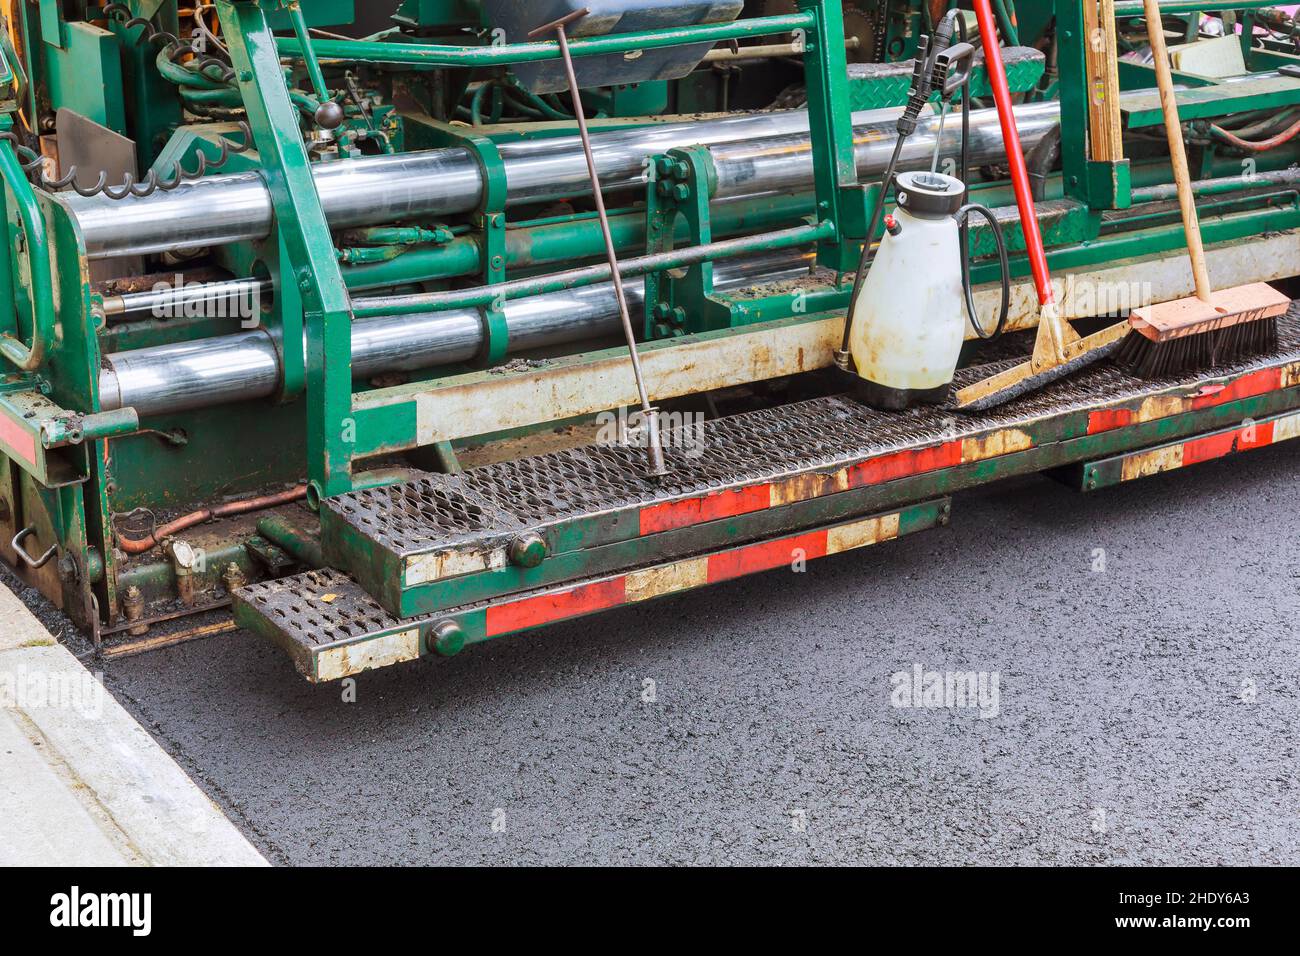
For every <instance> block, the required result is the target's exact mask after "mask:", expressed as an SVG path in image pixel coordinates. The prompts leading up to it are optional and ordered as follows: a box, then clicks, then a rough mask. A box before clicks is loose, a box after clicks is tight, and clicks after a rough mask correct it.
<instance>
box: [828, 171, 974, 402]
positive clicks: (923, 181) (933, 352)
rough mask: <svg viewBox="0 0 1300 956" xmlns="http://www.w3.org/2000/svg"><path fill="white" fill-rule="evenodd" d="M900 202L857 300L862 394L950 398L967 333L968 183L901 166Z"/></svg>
mask: <svg viewBox="0 0 1300 956" xmlns="http://www.w3.org/2000/svg"><path fill="white" fill-rule="evenodd" d="M894 182H895V185H896V196H897V202H898V208H897V210H896V211H895V212H894V214H893V215H892V216H890V217H888V218H887V219H886V221H885V225H886V231H885V236H884V238H883V239H882V240H881V242H880V246H879V248H877V250H876V255H875V258H874V259H873V260H872V263H871V268H870V270H869V271H868V272H867V277H866V279H865V280H864V281H863V283H862V288H861V289H860V290H859V291H858V295H857V297H856V298H855V299H854V300H853V302H852V303H851V305H850V308H851V309H852V312H853V328H852V332H851V335H850V338H849V352H850V353H851V354H852V356H853V363H854V365H855V367H856V369H857V375H858V378H859V379H860V384H859V386H858V388H857V394H858V397H859V398H861V399H862V401H864V402H866V403H867V404H868V405H872V406H875V407H876V408H885V409H891V410H893V409H902V408H907V407H908V406H910V405H915V404H918V403H927V404H942V403H943V402H945V401H947V399H948V393H949V390H950V388H951V386H952V378H953V374H954V373H955V372H956V369H957V360H958V358H959V356H960V353H961V346H962V341H963V340H964V339H965V333H966V310H965V301H964V298H963V294H962V284H961V259H960V255H961V248H960V244H959V231H958V226H957V220H956V219H955V218H954V216H955V213H956V212H957V211H958V210H959V209H960V208H961V205H962V202H963V200H964V199H965V196H966V187H965V185H964V184H963V183H962V181H961V180H959V179H956V178H955V177H953V176H945V175H944V174H942V173H932V172H909V173H899V174H898V175H897V176H896V177H895V178H894Z"/></svg>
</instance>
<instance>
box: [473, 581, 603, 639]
mask: <svg viewBox="0 0 1300 956" xmlns="http://www.w3.org/2000/svg"><path fill="white" fill-rule="evenodd" d="M626 583H627V579H626V578H624V577H617V578H610V579H608V580H605V581H593V582H592V583H591V584H584V585H582V586H581V587H576V588H572V589H571V590H568V591H558V592H554V593H551V594H539V595H538V596H537V597H531V598H524V599H523V600H522V601H512V602H511V603H509V604H501V605H498V606H497V607H490V608H488V609H487V624H486V627H487V635H488V637H496V636H497V635H498V634H508V633H510V632H511V631H522V630H524V629H526V628H530V627H538V626H539V625H542V624H550V623H551V622H553V621H562V620H564V619H565V618H569V617H578V616H579V615H582V614H590V613H592V612H593V611H605V610H608V609H609V608H612V607H617V606H618V605H620V604H622V603H623V602H624V601H625V600H626V594H627V589H626Z"/></svg>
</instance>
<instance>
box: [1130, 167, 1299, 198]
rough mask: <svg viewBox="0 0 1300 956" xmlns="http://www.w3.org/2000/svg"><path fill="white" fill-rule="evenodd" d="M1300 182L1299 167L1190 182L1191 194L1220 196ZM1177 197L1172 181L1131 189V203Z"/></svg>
mask: <svg viewBox="0 0 1300 956" xmlns="http://www.w3.org/2000/svg"><path fill="white" fill-rule="evenodd" d="M1296 184H1300V169H1279V170H1275V171H1273V172H1267V173H1255V174H1254V175H1253V176H1249V177H1247V176H1222V177H1219V178H1217V179H1202V180H1199V181H1197V182H1194V183H1192V194H1193V195H1196V196H1220V195H1223V194H1224V193H1233V192H1239V191H1241V190H1245V189H1259V188H1262V187H1265V186H1292V185H1296ZM1177 198H1178V187H1177V186H1176V185H1175V184H1173V183H1165V184H1162V185H1158V186H1146V187H1144V188H1141V189H1135V190H1133V204H1134V205H1137V204H1138V203H1146V202H1165V201H1167V200H1170V199H1177Z"/></svg>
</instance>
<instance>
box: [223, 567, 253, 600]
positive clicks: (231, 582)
mask: <svg viewBox="0 0 1300 956" xmlns="http://www.w3.org/2000/svg"><path fill="white" fill-rule="evenodd" d="M221 583H222V584H223V585H225V588H226V590H227V591H228V592H230V593H232V594H233V593H234V592H235V591H238V590H239V589H240V588H242V587H243V586H244V585H245V584H247V583H248V580H247V578H245V577H244V572H243V569H241V568H240V567H239V565H237V564H236V563H235V562H234V561H231V562H230V563H229V564H227V565H226V568H225V570H224V571H222V572H221Z"/></svg>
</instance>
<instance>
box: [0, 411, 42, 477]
mask: <svg viewBox="0 0 1300 956" xmlns="http://www.w3.org/2000/svg"><path fill="white" fill-rule="evenodd" d="M0 441H3V442H4V443H5V444H6V445H8V446H9V447H10V448H12V449H13V450H14V452H15V453H17V454H18V455H19V456H21V457H22V459H23V461H25V462H27V463H28V464H29V465H35V464H36V436H35V435H33V434H32V433H31V432H29V431H27V430H26V429H24V428H23V427H22V426H21V425H19V424H18V423H17V422H15V421H14V420H13V419H11V418H6V417H5V416H3V415H0Z"/></svg>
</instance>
